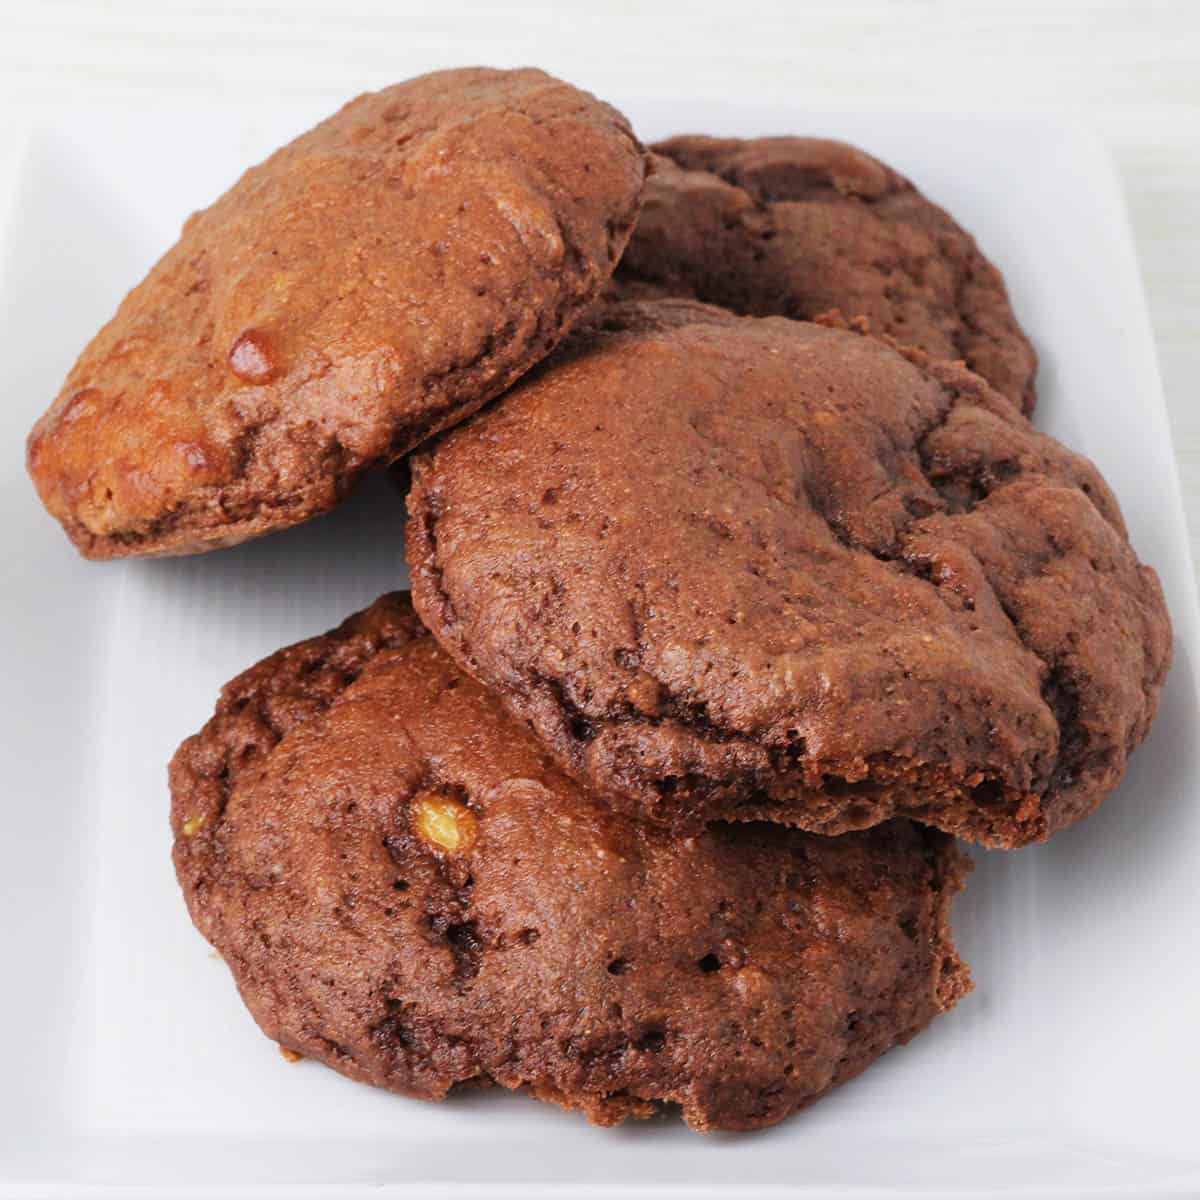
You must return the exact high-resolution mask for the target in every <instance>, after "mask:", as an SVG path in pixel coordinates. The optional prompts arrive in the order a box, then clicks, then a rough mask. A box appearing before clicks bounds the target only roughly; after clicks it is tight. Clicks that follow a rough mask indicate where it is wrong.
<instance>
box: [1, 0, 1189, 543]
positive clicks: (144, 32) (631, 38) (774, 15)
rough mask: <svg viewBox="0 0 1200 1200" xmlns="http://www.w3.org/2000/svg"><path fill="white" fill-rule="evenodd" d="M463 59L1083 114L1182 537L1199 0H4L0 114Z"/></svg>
mask: <svg viewBox="0 0 1200 1200" xmlns="http://www.w3.org/2000/svg"><path fill="white" fill-rule="evenodd" d="M471 63H487V64H492V65H496V66H517V65H526V64H533V65H537V66H542V67H545V68H546V69H548V70H550V71H553V72H555V73H557V74H559V75H562V76H564V77H566V78H567V79H569V80H571V81H572V82H574V83H578V84H581V85H583V86H585V87H588V88H591V89H592V90H594V91H596V92H598V93H600V94H601V95H604V94H606V93H608V94H612V95H621V94H624V95H636V96H639V97H646V98H651V97H677V96H692V95H694V96H697V97H706V98H709V99H723V100H740V101H743V102H751V103H754V104H755V105H756V106H757V105H770V104H773V103H778V104H781V105H785V106H786V107H789V108H797V107H801V108H810V107H811V108H813V109H818V110H819V109H821V108H830V109H838V110H846V109H855V108H862V109H866V110H872V111H878V110H880V109H887V108H892V107H897V108H913V109H918V110H926V111H929V110H932V111H949V112H956V111H960V110H966V111H976V110H982V111H989V110H990V111H1005V112H1008V111H1012V110H1013V109H1020V110H1026V111H1028V110H1033V111H1040V112H1045V113H1047V114H1059V115H1061V114H1066V115H1070V116H1076V117H1078V118H1080V119H1081V120H1082V121H1084V122H1085V123H1087V124H1089V125H1091V126H1093V127H1094V128H1095V129H1097V130H1098V131H1099V132H1100V134H1101V135H1102V137H1103V139H1104V141H1105V143H1106V145H1107V146H1108V148H1109V150H1110V152H1111V153H1112V155H1113V157H1114V159H1115V160H1116V163H1117V165H1118V168H1119V171H1120V175H1121V180H1122V184H1123V186H1124V190H1125V195H1126V198H1127V201H1128V204H1129V208H1130V212H1131V216H1132V220H1133V228H1134V234H1135V238H1136V242H1137V249H1138V253H1139V256H1140V259H1141V265H1142V273H1143V278H1144V281H1145V287H1146V292H1147V297H1148V300H1149V306H1150V312H1151V316H1152V319H1153V323H1154V332H1155V337H1156V341H1157V345H1158V351H1159V357H1160V361H1161V365H1162V369H1163V376H1164V383H1165V387H1166V392H1167V399H1168V402H1169V404H1170V408H1171V420H1172V426H1173V432H1174V437H1175V446H1176V451H1177V453H1178V456H1179V461H1180V468H1181V471H1182V475H1183V486H1184V491H1185V495H1186V497H1187V502H1188V516H1189V523H1190V528H1191V539H1192V546H1193V551H1195V550H1196V549H1200V403H1197V399H1198V397H1197V387H1198V384H1197V380H1198V379H1200V0H1088V2H1083V0H782V2H779V3H768V2H766V0H689V2H687V3H655V2H654V0H640V2H639V0H587V2H585V3H579V2H577V0H558V2H557V3H556V2H553V0H495V2H491V3H488V2H481V3H473V4H469V3H461V2H459V3H455V2H454V0H441V2H438V3H412V2H408V3H405V2H404V0H225V2H217V3H213V2H209V3H205V2H202V0H192V2H183V0H115V2H100V0H38V2H33V3H29V2H26V3H21V2H19V0H0V122H4V121H11V120H18V119H22V118H23V117H24V116H26V115H27V114H28V113H30V112H33V111H36V109H37V107H38V106H39V105H43V104H45V103H47V102H64V101H65V102H68V103H71V102H76V101H80V102H84V103H92V102H96V101H103V100H106V99H114V100H116V99H119V100H129V99H134V100H142V101H145V102H147V103H157V102H160V101H161V102H166V101H167V100H168V99H170V98H176V97H177V98H183V99H189V100H195V99H196V98H198V97H204V96H208V95H212V94H214V93H217V94H220V95H222V96H224V97H225V98H231V99H234V100H237V101H241V102H244V103H245V104H247V105H249V106H253V105H254V104H255V103H256V102H259V101H261V100H263V99H264V98H272V99H279V98H285V99H286V98H287V97H289V96H295V97H296V98H298V99H299V98H301V97H311V96H312V95H314V94H327V95H329V96H330V98H331V99H341V98H343V97H345V96H347V95H350V94H352V93H354V92H357V91H361V90H364V89H368V88H375V87H380V86H383V85H385V84H388V83H393V82H395V81H397V80H399V79H403V78H405V77H407V76H409V75H413V74H416V73H418V72H422V71H426V70H430V69H433V68H436V67H443V66H459V65H465V64H471ZM1063 220H1064V221H1067V220H1070V213H1069V212H1064V213H1063ZM1002 265H1003V264H1002ZM1036 332H1037V331H1036V330H1034V334H1035V335H1036ZM1096 349H1097V353H1098V354H1099V353H1103V346H1102V345H1097V348H1096ZM47 400H49V397H47Z"/></svg>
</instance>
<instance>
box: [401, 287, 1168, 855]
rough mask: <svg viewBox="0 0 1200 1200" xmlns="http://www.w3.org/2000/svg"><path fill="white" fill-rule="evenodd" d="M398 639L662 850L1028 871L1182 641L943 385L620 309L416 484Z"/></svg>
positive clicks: (955, 379)
mask: <svg viewBox="0 0 1200 1200" xmlns="http://www.w3.org/2000/svg"><path fill="white" fill-rule="evenodd" d="M412 472H413V490H412V492H411V494H410V496H409V511H410V514H411V519H410V521H409V526H408V556H409V565H410V567H411V570H412V577H413V597H414V603H415V604H416V607H417V610H418V612H419V613H420V614H421V617H422V619H423V620H424V621H425V623H426V625H428V627H429V628H430V629H431V630H432V631H433V632H434V634H435V635H436V636H437V637H438V639H439V640H440V641H441V643H442V644H443V646H444V647H446V649H447V650H449V652H450V653H451V654H453V655H454V656H455V657H456V658H457V659H458V661H459V662H460V663H461V664H462V665H463V666H464V667H465V669H466V670H468V671H469V672H470V673H471V674H473V675H474V676H475V677H476V678H478V679H479V680H481V681H482V682H483V683H484V684H485V685H486V686H489V687H491V688H493V689H495V691H496V692H497V694H498V695H500V697H501V698H502V699H503V701H504V703H505V704H507V705H508V707H509V709H510V710H511V711H512V712H514V713H515V714H517V715H518V716H520V717H522V718H525V719H527V720H528V721H530V722H531V723H532V725H533V728H534V729H535V731H536V732H537V734H538V735H539V736H540V738H541V739H542V741H543V742H544V744H545V745H546V747H547V749H548V750H549V751H550V752H551V753H552V754H553V755H554V756H555V758H556V759H557V760H558V762H559V764H560V765H561V766H562V767H563V768H564V769H565V770H567V771H569V772H571V773H573V774H574V775H576V776H577V777H579V778H581V779H582V780H584V781H585V782H586V783H588V784H589V785H591V786H592V787H594V788H596V789H598V790H600V791H602V792H604V793H606V794H607V795H608V796H609V798H610V800H611V802H612V803H613V804H614V805H617V806H618V807H622V808H624V809H625V810H626V811H629V812H632V813H634V814H636V815H641V816H643V817H646V818H650V819H653V820H656V821H661V822H664V823H668V824H672V825H675V826H676V827H681V828H693V829H694V828H698V827H700V826H701V825H702V824H703V823H704V822H705V821H710V820H713V819H725V820H738V819H764V818H765V819H769V820H773V821H783V822H786V823H789V824H794V825H798V826H800V827H802V828H805V829H810V830H813V831H815V832H819V833H827V834H837V833H844V832H845V831H846V830H848V829H856V828H864V827H867V826H870V825H874V824H876V823H878V822H880V821H884V820H887V819H888V818H890V817H892V816H897V815H899V816H908V817H913V818H915V819H917V820H921V821H924V822H927V823H929V824H932V825H936V826H937V827H939V828H941V829H944V830H946V831H947V832H950V833H955V834H957V835H959V836H961V837H964V838H967V839H970V840H973V841H980V842H984V843H986V844H989V845H993V846H1017V845H1021V844H1023V843H1026V842H1030V841H1037V840H1039V839H1042V838H1045V837H1047V836H1048V835H1049V834H1051V833H1053V832H1054V831H1055V830H1056V829H1060V828H1062V827H1063V826H1065V825H1067V824H1069V823H1071V822H1072V821H1074V820H1076V819H1078V818H1079V817H1081V816H1083V815H1085V814H1086V813H1088V812H1089V811H1091V810H1092V809H1093V808H1094V807H1095V806H1096V805H1097V804H1098V803H1099V802H1100V800H1101V798H1102V797H1103V796H1104V795H1105V794H1106V793H1107V792H1109V791H1111V790H1112V789H1113V788H1114V787H1115V786H1116V785H1117V783H1118V782H1119V781H1120V779H1121V777H1122V775H1123V774H1124V772H1125V766H1126V762H1127V760H1128V756H1129V754H1130V753H1131V752H1132V751H1133V749H1134V748H1135V747H1136V746H1137V745H1138V744H1139V743H1140V742H1141V741H1142V739H1143V737H1144V736H1145V734H1146V731H1147V729H1148V727H1149V724H1150V721H1151V719H1152V718H1153V716H1154V713H1155V711H1156V708H1157V705H1158V696H1159V691H1160V688H1161V685H1162V681H1163V677H1164V674H1165V672H1166V669H1167V664H1168V661H1169V658H1170V625H1169V621H1168V617H1167V612H1166V608H1165V606H1164V603H1163V597H1162V592H1161V589H1160V587H1159V583H1158V579H1157V577H1156V576H1155V574H1154V572H1153V571H1152V570H1151V569H1150V568H1149V567H1146V566H1143V565H1142V564H1141V563H1139V561H1138V559H1137V556H1136V555H1135V554H1134V552H1133V550H1132V549H1131V548H1130V545H1129V542H1128V540H1127V538H1126V535H1125V529H1124V525H1123V523H1122V519H1121V514H1120V511H1119V509H1118V507H1117V503H1116V501H1115V499H1114V498H1113V496H1112V494H1111V493H1110V491H1109V489H1108V488H1107V486H1106V485H1105V483H1104V481H1103V479H1101V478H1100V475H1099V474H1098V472H1097V471H1096V469H1095V468H1094V467H1093V466H1092V465H1091V463H1089V462H1088V461H1087V460H1086V459H1084V458H1081V457H1080V456H1078V455H1076V454H1073V453H1071V451H1069V450H1067V449H1066V448H1065V447H1063V446H1062V445H1060V444H1059V443H1058V442H1056V441H1054V440H1053V439H1052V438H1049V437H1046V436H1044V435H1042V434H1039V433H1037V432H1036V431H1034V430H1033V428H1032V427H1031V426H1030V424H1029V422H1028V420H1027V419H1026V418H1025V417H1023V416H1022V415H1021V414H1020V413H1019V412H1018V411H1017V410H1016V409H1015V408H1014V407H1013V406H1012V405H1011V404H1010V403H1009V402H1008V401H1007V400H1006V399H1005V398H1004V397H1002V396H1000V395H999V394H998V393H996V392H994V391H992V390H991V389H990V388H989V387H988V386H987V385H986V384H985V383H984V381H983V380H982V379H980V378H979V377H978V376H976V375H973V374H971V373H970V372H968V371H967V370H966V369H965V368H963V367H962V366H961V365H957V364H949V363H935V362H932V361H930V360H929V359H927V358H926V357H925V356H924V355H922V354H921V353H920V352H917V351H911V350H909V351H906V352H904V353H901V352H899V351H898V350H896V349H894V348H893V347H892V346H889V345H887V344H885V343H884V342H883V341H879V340H875V339H873V338H869V337H864V336H861V335H860V334H858V333H855V332H852V331H847V330H843V329H831V328H825V327H823V326H822V325H819V324H812V323H808V322H799V321H790V320H786V319H782V318H767V319H756V318H739V317H735V316H733V315H731V314H730V313H728V312H724V311H722V310H719V309H715V308H707V307H705V306H703V305H698V304H695V303H693V302H689V301H658V302H648V303H644V304H627V305H617V306H613V307H612V308H611V309H609V310H607V311H605V312H602V313H600V314H598V315H597V317H596V318H595V320H594V321H593V322H592V323H591V324H590V325H589V326H588V327H587V328H585V329H582V330H580V331H579V332H578V334H577V335H576V336H574V337H573V338H572V339H570V341H569V342H568V343H567V344H566V345H565V346H564V347H563V348H562V349H561V350H560V351H559V353H558V354H557V355H556V356H555V357H554V358H553V359H552V360H550V361H548V362H547V363H545V364H543V366H542V367H541V368H539V370H538V371H537V372H536V373H535V374H534V375H531V376H530V378H529V379H528V380H526V381H523V382H522V383H521V384H520V385H519V386H518V387H517V388H515V389H514V390H513V391H512V392H511V393H510V394H509V395H508V396H507V397H506V398H505V401H504V403H503V404H502V405H498V406H496V407H494V408H492V409H490V410H488V411H487V412H486V413H483V414H481V415H480V416H479V417H477V418H475V419H474V420H473V421H472V422H470V423H469V424H467V425H464V426H462V427H460V428H459V429H456V430H452V431H451V432H450V433H449V434H447V435H446V436H445V438H443V439H442V440H440V441H439V442H437V443H436V444H434V445H433V447H432V448H430V449H429V450H427V451H424V452H421V453H419V454H417V455H415V456H414V458H413V460H412Z"/></svg>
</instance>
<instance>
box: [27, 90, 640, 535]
mask: <svg viewBox="0 0 1200 1200" xmlns="http://www.w3.org/2000/svg"><path fill="white" fill-rule="evenodd" d="M644 174H645V154H644V151H643V150H642V148H641V146H640V145H639V143H638V142H637V140H636V139H635V138H634V136H633V134H632V133H631V132H630V129H629V126H628V124H627V123H626V121H625V119H624V118H623V117H622V116H621V115H620V114H619V113H617V112H616V111H615V110H613V109H611V108H609V107H608V106H607V105H605V104H602V103H600V102H599V101H597V100H595V99H593V98H592V97H591V96H589V95H587V94H586V93H584V92H581V91H577V90H576V89H575V88H573V87H570V86H568V85H567V84H564V83H560V82H558V81H557V80H555V79H553V78H551V77H550V76H548V75H545V74H543V73H542V72H541V71H534V70H524V71H494V70H484V69H478V70H459V71H442V72H438V73H436V74H432V75H426V76H424V77H422V78H419V79H414V80H411V81H409V82H407V83H402V84H399V85H397V86H395V87H391V88H387V89H385V90H384V91H381V92H376V93H374V94H372V95H366V96H361V97H359V98H358V99H357V100H354V101H352V102H351V103H349V104H348V105H346V107H345V108H343V109H342V110H341V111H340V112H339V113H337V114H336V115H335V116H333V117H331V118H330V119H329V120H327V121H325V122H323V123H322V124H320V125H318V126H317V127H316V128H315V129H312V130H311V131H309V132H308V133H305V134H303V135H302V136H301V137H299V138H297V139H296V140H295V141H294V142H292V143H290V144H289V145H287V146H285V147H284V148H283V149H281V150H279V151H277V152H276V153H275V154H274V155H272V156H271V157H270V158H269V159H267V161H266V162H264V163H262V164H261V165H259V166H257V167H254V168H252V169H251V170H249V171H248V172H246V174H245V175H244V176H242V178H241V179H240V180H239V181H238V183H236V184H235V185H234V187H233V188H232V189H230V191H228V192H226V193H225V195H224V196H222V197H221V199H219V200H218V201H217V202H216V203H215V204H214V205H213V206H212V207H211V208H209V209H206V210H205V211H203V212H200V213H197V214H195V215H194V216H193V217H192V218H191V219H190V220H189V221H188V222H187V224H186V225H185V226H184V230H183V235H182V237H181V238H180V240H179V241H178V242H177V243H176V244H175V245H174V246H173V247H172V248H171V249H170V250H169V251H168V252H167V253H166V255H165V256H164V257H163V258H162V259H161V260H160V261H159V263H158V264H157V265H156V266H155V267H154V268H153V269H152V270H151V271H150V274H149V275H148V276H147V277H146V279H145V280H144V281H143V282H142V283H140V284H139V285H138V286H137V287H136V288H134V290H133V291H132V292H131V293H130V294H129V295H128V296H127V297H126V299H125V301H124V302H123V303H122V304H121V307H120V308H119V309H118V311H117V314H116V316H115V317H114V318H113V319H112V320H111V321H110V322H109V323H108V324H107V325H106V326H105V327H104V328H103V329H102V330H101V331H100V333H99V334H97V336H96V337H95V338H94V339H93V341H92V342H91V344H90V345H89V346H88V347H87V348H86V349H85V350H84V352H83V354H82V356H81V357H80V359H79V361H78V362H77V363H76V364H75V366H74V368H73V369H72V371H71V373H70V375H69V376H68V377H67V381H66V383H65V384H64V385H63V388H62V391H61V392H60V394H59V396H58V398H57V400H55V402H54V404H53V405H52V406H51V408H50V409H49V411H48V412H47V413H46V414H45V415H44V416H43V417H42V418H41V420H39V421H38V423H37V425H36V426H35V427H34V430H33V432H32V434H31V435H30V438H29V446H28V464H29V471H30V474H31V475H32V476H33V480H34V482H35V484H36V485H37V488H38V491H39V493H40V495H41V497H42V500H43V502H44V503H45V505H46V507H47V509H49V511H50V512H51V514H52V515H53V516H55V517H56V518H57V519H58V520H59V521H60V522H61V523H62V524H63V527H64V528H65V529H66V531H67V533H68V535H69V536H70V538H71V540H72V541H73V542H74V543H75V545H76V546H77V547H78V548H79V550H80V551H81V552H82V553H83V554H85V555H86V556H88V557H89V558H117V557H121V556H124V555H130V554H183V553H189V552H193V551H198V550H209V549H212V548H214V547H217V546H223V545H229V544H232V543H235V542H240V541H243V540H245V539H247V538H251V537H255V536H257V535H259V534H263V533H267V532H269V531H270V530H273V529H279V528H281V527H283V526H287V525H293V524H296V523H297V522H300V521H304V520H307V519H308V518H310V517H312V516H314V515H315V514H317V513H320V512H323V511H324V510H326V509H329V508H331V507H333V506H334V505H335V504H336V503H337V502H338V500H339V499H340V498H341V497H342V496H343V495H344V494H345V493H346V492H347V490H348V489H349V488H351V487H352V486H353V485H354V483H355V481H356V480H357V479H358V478H359V477H360V476H361V475H362V474H363V472H364V471H366V470H367V469H368V468H369V467H371V466H372V465H373V464H375V463H381V462H388V461H391V460H393V459H396V458H397V457H399V456H400V455H402V454H403V453H405V451H407V450H408V449H409V448H410V447H412V446H414V445H416V444H417V443H419V442H420V441H422V439H424V438H426V437H428V436H429V435H430V434H431V433H433V432H434V431H436V430H439V429H444V428H446V427H447V426H449V425H452V424H454V423H455V422H456V421H458V420H461V419H462V418H463V417H464V416H466V415H467V414H468V413H470V412H472V411H473V410H475V409H476V408H478V407H479V406H480V405H482V404H483V403H485V402H486V401H487V400H489V399H490V398H491V397H493V396H495V395H498V394H499V393H500V392H502V391H503V390H504V389H505V388H506V387H507V386H508V385H509V384H510V383H511V382H512V381H513V380H514V379H516V378H517V377H518V376H519V375H521V373H522V372H524V371H525V370H527V369H528V368H529V367H530V366H531V365H532V364H533V363H535V362H536V361H537V360H538V359H540V358H541V357H542V356H543V355H544V354H546V352H547V351H548V350H549V349H550V348H551V347H552V346H553V345H554V343H555V342H556V341H557V340H558V339H559V338H560V337H561V336H562V334H563V332H564V331H565V330H566V328H567V327H568V326H569V325H570V324H571V322H572V321H573V320H574V319H575V317H576V316H577V315H578V314H579V313H580V312H581V311H582V310H583V309H585V308H586V307H587V306H588V305H589V304H590V302H591V301H592V300H593V299H594V297H595V296H596V295H597V294H598V293H599V291H600V290H601V289H602V288H603V287H604V285H605V284H606V283H607V281H608V279H609V276H610V274H611V272H612V269H613V266H614V264H615V263H616V260H617V258H618V257H619V256H620V254H621V251H622V249H623V247H624V245H625V242H626V239H627V238H628V235H629V231H630V229H631V228H632V226H633V223H634V220H635V219H636V215H637V211H638V206H639V203H640V199H639V198H640V194H641V190H642V183H643V179H644Z"/></svg>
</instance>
